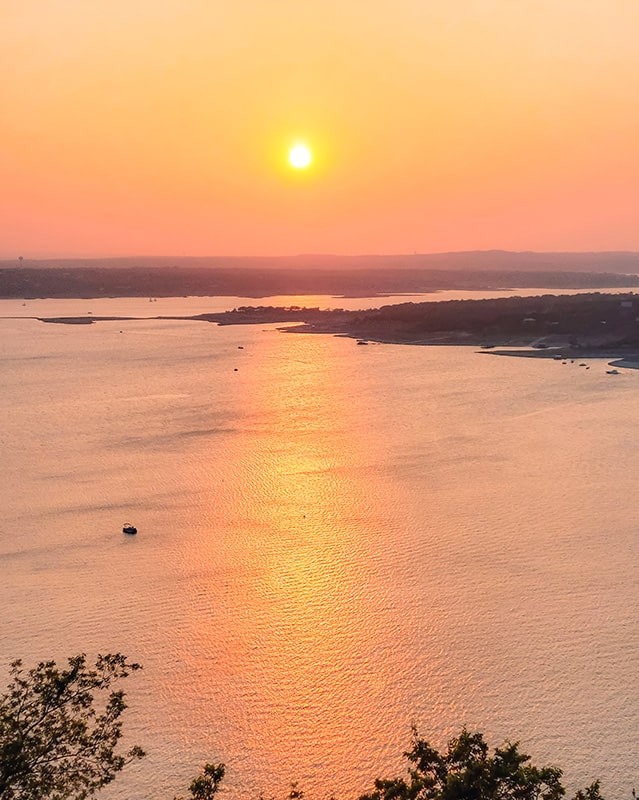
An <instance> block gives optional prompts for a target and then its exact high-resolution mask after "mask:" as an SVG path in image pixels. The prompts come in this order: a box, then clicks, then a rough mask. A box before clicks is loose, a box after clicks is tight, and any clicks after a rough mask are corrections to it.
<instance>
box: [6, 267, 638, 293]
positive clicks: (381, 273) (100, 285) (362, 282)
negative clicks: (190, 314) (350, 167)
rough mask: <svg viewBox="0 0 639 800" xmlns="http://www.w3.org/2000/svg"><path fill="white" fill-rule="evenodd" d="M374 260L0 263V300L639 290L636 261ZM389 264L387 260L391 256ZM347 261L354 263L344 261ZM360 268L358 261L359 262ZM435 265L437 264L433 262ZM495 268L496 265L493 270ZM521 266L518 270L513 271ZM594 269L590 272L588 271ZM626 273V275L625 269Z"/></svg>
mask: <svg viewBox="0 0 639 800" xmlns="http://www.w3.org/2000/svg"><path fill="white" fill-rule="evenodd" d="M376 258H377V257H372V258H371V262H370V264H369V266H368V267H366V268H364V266H363V265H360V266H358V267H357V268H355V267H352V266H347V267H343V266H341V267H339V268H338V267H336V266H331V262H322V264H323V265H322V267H321V268H316V267H314V266H312V265H311V266H308V267H304V266H300V265H297V266H287V264H286V262H285V263H284V264H283V265H282V264H279V265H278V266H277V268H275V267H272V266H246V265H244V266H242V267H235V266H205V265H194V264H192V263H191V262H192V261H193V259H187V261H186V263H185V264H182V265H174V266H165V265H161V266H153V265H149V264H142V265H137V266H135V265H126V266H124V265H122V264H121V263H120V262H113V263H109V264H108V265H103V264H102V263H101V262H88V264H82V263H76V262H53V263H48V262H21V263H20V264H17V263H16V262H6V261H5V262H0V298H21V299H25V300H29V299H40V298H86V299H89V298H101V297H185V296H199V297H207V296H208V297H213V296H218V297H220V296H222V297H223V296H226V297H229V296H235V297H251V298H262V297H272V296H276V295H313V294H314V295H342V296H350V297H372V296H376V295H377V296H383V295H389V294H421V293H427V292H435V291H441V290H458V291H463V290H481V291H490V290H502V289H506V288H513V289H529V288H537V287H546V288H555V289H597V288H611V287H613V288H614V287H624V288H627V287H631V286H639V276H638V275H637V271H638V270H639V257H637V256H634V257H633V259H630V258H628V259H626V260H625V262H624V263H621V262H620V261H619V260H617V261H613V262H612V263H613V264H614V265H615V266H617V268H618V269H619V271H618V272H613V271H611V270H610V263H611V262H609V261H607V260H606V259H604V258H600V259H599V260H598V261H593V260H592V259H590V260H583V268H582V271H580V270H579V269H578V268H577V267H578V266H579V264H581V263H582V261H579V260H575V259H573V260H572V261H570V263H569V264H568V265H566V263H565V260H562V259H559V258H557V259H555V261H552V260H550V259H547V260H543V261H541V262H539V263H537V262H532V263H530V264H528V268H527V269H526V268H523V266H525V265H526V264H527V262H523V265H522V263H520V261H517V260H516V263H513V264H511V262H509V261H508V260H504V259H495V260H494V261H493V262H490V261H486V263H485V264H484V263H483V262H481V260H480V262H481V263H482V268H478V267H472V266H465V267H457V268H455V269H449V268H443V267H434V266H425V265H424V263H425V262H424V263H420V262H419V261H418V260H417V259H418V257H417V256H416V257H415V259H416V260H415V262H414V265H413V266H410V264H411V262H410V261H409V260H407V257H404V258H402V259H401V260H400V261H399V262H398V263H397V264H394V265H393V266H379V264H378V261H377V260H376ZM388 258H390V257H388ZM347 263H350V262H347ZM357 263H359V262H357ZM435 263H438V262H435ZM491 264H492V267H491V266H490V265H491ZM515 266H516V268H515ZM589 268H590V269H589ZM623 268H625V269H627V271H621V269H623Z"/></svg>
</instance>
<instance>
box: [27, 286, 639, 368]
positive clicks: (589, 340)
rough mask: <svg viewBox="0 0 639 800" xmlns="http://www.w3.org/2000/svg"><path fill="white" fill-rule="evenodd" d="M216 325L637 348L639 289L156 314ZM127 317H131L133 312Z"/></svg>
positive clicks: (432, 340) (436, 340) (602, 349)
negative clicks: (351, 307)
mask: <svg viewBox="0 0 639 800" xmlns="http://www.w3.org/2000/svg"><path fill="white" fill-rule="evenodd" d="M153 318H154V319H179V320H192V321H202V322H211V323H215V324H218V325H254V324H278V325H282V326H286V327H283V328H282V329H283V330H285V331H287V332H297V333H313V334H320V333H323V334H333V335H339V336H348V337H352V338H355V339H358V340H359V341H362V342H364V341H365V342H385V343H397V344H419V345H450V344H457V345H472V346H475V347H483V348H491V349H492V348H495V347H529V348H530V347H532V348H533V350H535V351H537V353H538V354H539V355H550V354H551V353H553V352H555V353H556V352H557V349H560V350H561V351H562V352H571V351H572V352H574V351H580V352H581V353H582V354H584V355H585V354H586V353H590V354H592V355H598V356H604V355H605V356H610V357H615V356H616V357H622V356H624V355H626V356H632V355H633V354H638V355H639V294H634V293H629V292H627V293H623V294H601V293H599V292H594V293H588V294H578V295H549V294H546V295H540V296H537V297H507V298H500V299H495V300H448V301H442V302H425V303H411V302H407V303H400V304H397V305H385V306H382V307H381V308H376V309H369V310H366V311H346V310H343V309H334V310H328V311H322V310H320V309H319V308H302V307H300V306H287V307H281V306H240V307H239V308H235V309H233V310H232V311H226V312H222V313H215V314H198V315H196V316H190V317H179V316H173V317H166V316H161V317H153ZM114 319H118V320H123V319H125V318H121V317H98V316H92V317H55V318H41V321H42V322H49V323H67V324H93V323H96V322H99V321H106V320H114ZM127 319H131V318H130V317H129V318H127Z"/></svg>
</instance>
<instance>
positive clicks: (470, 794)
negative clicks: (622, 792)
mask: <svg viewBox="0 0 639 800" xmlns="http://www.w3.org/2000/svg"><path fill="white" fill-rule="evenodd" d="M404 755H405V756H406V758H407V759H408V761H409V762H410V766H409V769H408V778H407V779H406V778H394V779H391V780H388V779H380V778H378V779H377V780H376V781H375V790H374V791H373V792H372V793H371V794H368V795H362V797H360V800H560V798H562V797H563V795H564V794H565V789H564V787H563V786H562V784H561V776H562V771H561V770H560V769H558V768H557V767H541V768H540V767H535V766H533V765H532V764H530V757H529V756H527V755H524V754H523V753H521V752H520V751H519V743H518V742H515V743H514V744H511V743H506V744H505V745H504V746H503V747H497V748H495V751H494V754H493V755H492V756H491V755H489V752H488V745H487V744H486V742H485V741H484V738H483V736H482V734H481V733H470V732H469V731H467V730H466V729H465V728H464V729H463V730H462V732H461V733H460V735H459V736H457V737H455V738H453V739H451V740H450V741H449V742H448V746H447V748H446V751H445V752H444V753H439V752H438V751H437V750H436V749H434V748H433V747H431V745H430V744H429V743H428V742H427V741H426V740H424V739H420V738H419V736H418V735H417V732H416V731H415V730H414V731H413V747H412V749H411V750H409V751H408V752H407V753H405V754H404ZM575 800H603V799H602V797H601V795H600V794H599V783H593V784H592V785H591V786H589V787H588V788H587V789H585V790H583V791H579V792H577V794H576V795H575Z"/></svg>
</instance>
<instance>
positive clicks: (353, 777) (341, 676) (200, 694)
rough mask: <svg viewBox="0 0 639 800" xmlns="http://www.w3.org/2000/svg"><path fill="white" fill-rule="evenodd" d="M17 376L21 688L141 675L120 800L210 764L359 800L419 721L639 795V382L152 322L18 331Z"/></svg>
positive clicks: (441, 353)
mask: <svg viewBox="0 0 639 800" xmlns="http://www.w3.org/2000/svg"><path fill="white" fill-rule="evenodd" d="M36 302H40V303H44V302H49V303H52V302H53V301H33V303H34V304H35V303H36ZM63 302H64V303H86V302H87V301H63ZM109 302H111V303H112V305H111V306H109V305H108V304H109ZM224 302H225V303H226V302H228V298H224ZM245 302H246V301H242V302H241V303H239V304H244V303H245ZM290 302H291V299H290V298H287V303H290ZM100 303H102V304H105V307H107V308H112V309H113V311H112V312H111V313H125V312H123V311H122V310H121V305H122V303H121V301H116V300H114V301H100ZM127 303H128V306H127V308H129V309H139V311H134V310H130V311H128V312H126V313H140V314H142V313H144V312H145V309H146V307H148V306H149V305H150V304H148V301H133V300H130V301H127ZM161 303H162V301H161V300H159V301H158V302H157V303H154V304H153V306H157V307H158V308H157V309H156V308H155V307H154V308H153V313H164V310H160V308H159V307H160V305H161ZM180 303H181V307H188V305H189V302H188V301H187V300H182V301H177V300H176V301H175V303H174V305H178V304H180ZM198 304H204V305H206V304H205V303H203V300H202V298H200V299H198V300H194V301H193V305H192V306H191V308H193V309H194V310H192V311H191V312H189V313H199V311H201V310H210V309H211V307H210V306H208V307H207V308H205V309H202V308H200V307H199V305H198ZM234 304H238V303H231V307H232V305H234ZM310 304H311V305H319V304H320V303H313V302H311V303H310ZM341 304H342V303H337V302H336V303H334V305H341ZM374 304H375V303H363V305H365V306H366V305H374ZM166 305H170V304H169V303H168V301H167V302H166ZM328 305H330V303H329V304H328ZM20 307H21V304H20ZM50 307H51V306H50ZM60 307H61V306H57V307H56V310H55V311H53V313H75V312H67V311H64V312H61V311H60V310H59V309H60ZM21 308H22V307H21ZM27 310H28V309H27ZM92 310H93V312H94V313H96V314H97V313H106V312H105V311H104V308H103V307H102V306H101V307H100V308H98V305H97V301H96V302H95V303H93V304H92ZM0 313H3V314H8V313H11V312H9V311H7V306H4V305H0ZM36 313H43V312H40V311H38V312H36ZM171 313H173V312H171ZM240 346H241V347H243V349H242V350H240V349H238V348H239V347H240ZM0 359H1V365H2V366H1V369H2V381H1V382H0V407H1V408H2V413H3V425H2V434H1V439H2V454H3V462H2V478H3V480H2V500H3V515H2V523H1V526H0V527H1V533H0V569H2V581H1V582H0V601H1V603H2V609H3V612H4V613H3V615H2V619H1V621H0V637H1V638H0V641H1V643H2V652H1V656H2V658H1V668H2V671H3V672H4V670H6V665H7V664H8V662H9V661H10V660H11V659H13V658H15V657H19V656H20V657H23V658H24V659H25V660H26V661H27V662H29V663H32V662H33V661H35V660H36V659H43V658H49V657H53V658H63V657H64V656H66V655H69V654H71V653H75V652H81V651H86V652H87V653H89V654H90V655H95V653H96V652H98V651H101V652H106V651H116V650H119V651H122V652H124V653H127V654H128V655H129V656H131V657H132V658H134V659H136V660H138V661H140V662H142V663H143V664H144V667H145V669H144V672H143V673H141V674H140V673H138V674H137V675H135V676H134V677H133V678H131V679H130V680H129V681H128V686H127V692H128V698H129V701H130V708H129V710H128V711H127V719H126V723H125V727H126V728H127V731H128V732H129V734H130V736H129V737H128V741H130V743H137V744H140V745H142V746H143V747H144V748H145V749H146V750H147V751H148V756H147V758H146V759H144V761H142V762H140V763H139V764H136V765H134V766H131V767H129V768H128V769H127V770H126V771H125V772H124V773H123V774H122V775H121V776H120V777H119V778H118V779H117V781H116V782H115V783H114V784H113V786H112V787H111V788H109V789H108V790H106V791H105V792H103V794H102V795H101V796H103V797H104V798H106V800H125V798H126V800H142V798H144V800H156V799H157V800H160V798H168V797H172V796H173V795H174V794H176V793H178V792H182V793H183V792H184V791H185V789H186V786H187V784H188V782H189V779H190V777H191V776H192V775H193V774H195V773H196V772H197V770H198V769H199V766H200V765H201V764H202V763H203V762H204V761H205V760H216V761H217V760H219V761H224V762H225V763H226V764H227V770H228V771H227V775H228V777H227V779H226V780H225V784H224V785H225V792H226V794H227V796H229V797H231V798H235V797H239V796H242V797H249V798H250V797H256V796H257V794H258V793H259V792H260V791H264V792H265V793H266V794H270V793H273V794H276V795H278V796H279V797H282V796H283V794H284V793H285V791H286V788H287V786H288V784H289V782H290V781H293V780H297V781H299V783H300V784H301V786H302V787H303V788H304V789H305V790H306V792H307V796H308V797H309V798H324V797H327V796H328V795H330V794H332V793H334V794H336V795H337V796H338V797H339V798H340V800H341V799H342V798H344V800H346V798H349V797H353V796H354V795H356V794H357V793H358V792H361V791H364V790H366V789H369V788H371V787H372V781H373V779H374V778H375V777H376V776H378V775H385V776H390V775H391V774H394V773H395V772H397V771H399V770H400V769H402V768H403V766H402V762H401V753H402V751H403V750H404V749H406V747H407V746H408V745H409V742H410V726H411V724H413V723H415V724H416V725H417V726H418V728H419V730H420V731H421V732H422V733H423V734H424V735H427V736H428V737H430V738H431V739H432V740H433V741H434V742H435V743H437V744H441V743H442V742H443V741H445V739H446V737H447V736H449V735H451V734H453V733H455V732H457V731H458V730H459V728H460V727H461V726H462V725H463V724H466V725H468V726H472V727H474V726H477V727H479V728H480V729H482V730H483V731H485V733H486V734H487V736H488V737H489V739H490V741H491V743H493V744H498V743H501V742H502V741H503V740H504V739H505V738H508V737H510V738H512V739H520V740H521V742H522V745H523V747H524V749H525V750H527V751H528V752H530V753H531V754H532V755H533V756H534V758H535V759H536V760H539V761H546V762H548V761H550V762H556V763H558V764H560V765H561V766H563V767H564V768H565V769H566V780H567V783H568V784H569V786H570V788H577V786H579V785H582V784H585V783H586V782H590V781H591V780H593V779H594V778H596V777H601V778H602V780H603V790H604V794H605V796H606V797H608V798H609V800H611V799H612V798H615V797H628V796H629V792H630V789H631V787H632V786H633V785H634V784H636V783H639V775H638V774H637V764H639V743H638V741H637V737H636V735H635V732H636V730H637V728H638V727H639V684H638V682H637V679H636V663H637V658H638V657H639V624H638V622H637V613H636V607H637V602H636V597H635V592H636V591H637V577H636V576H637V573H638V570H639V548H638V545H637V529H638V527H639V519H638V518H639V512H638V511H637V508H636V502H635V495H636V490H637V478H636V476H637V475H638V474H639V446H638V445H639V430H638V429H637V426H636V425H635V424H634V421H635V420H636V419H637V417H638V416H639V372H637V371H630V370H627V371H625V370H624V371H623V374H621V375H619V376H608V375H606V374H605V370H606V364H605V362H592V366H591V368H590V370H585V369H584V368H579V367H578V365H577V364H574V365H566V366H564V365H562V364H561V363H559V362H553V361H536V360H532V359H514V358H512V359H510V358H499V357H495V356H492V355H489V354H485V353H484V354H478V353H476V352H475V351H474V350H473V349H472V348H457V347H442V348H427V347H422V348H420V347H402V346H392V345H370V346H369V347H357V346H356V345H355V343H354V342H353V341H352V340H348V339H341V338H335V337H330V336H303V335H295V334H283V333H278V332H276V331H275V330H274V329H273V328H272V327H264V328H262V327H260V326H256V327H247V326H238V327H226V328H218V327H215V326H212V325H207V324H204V323H195V322H158V321H146V320H144V321H136V322H114V323H100V324H97V325H93V326H86V327H84V326H82V327H77V326H57V325H44V324H42V323H38V322H36V321H34V320H29V319H16V320H0ZM236 369H237V371H235V370H236ZM125 521H131V522H133V523H134V524H136V525H137V526H138V529H139V534H138V536H137V537H125V536H124V535H123V534H122V533H121V532H120V531H121V526H122V524H123V522H125Z"/></svg>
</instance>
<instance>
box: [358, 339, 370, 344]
mask: <svg viewBox="0 0 639 800" xmlns="http://www.w3.org/2000/svg"><path fill="white" fill-rule="evenodd" d="M357 344H368V342H365V341H364V340H363V339H358V340H357Z"/></svg>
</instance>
